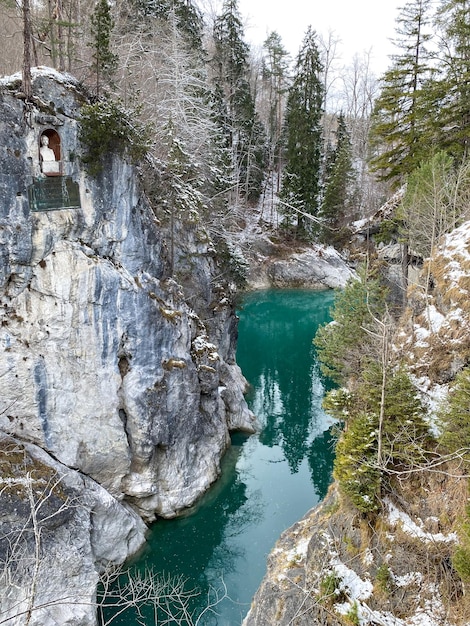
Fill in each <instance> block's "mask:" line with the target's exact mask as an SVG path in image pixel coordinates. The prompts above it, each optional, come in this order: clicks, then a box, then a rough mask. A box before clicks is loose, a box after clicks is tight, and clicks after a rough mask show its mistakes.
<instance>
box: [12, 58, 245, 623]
mask: <svg viewBox="0 0 470 626" xmlns="http://www.w3.org/2000/svg"><path fill="white" fill-rule="evenodd" d="M19 87H20V77H19V76H14V77H10V78H9V79H3V80H2V81H0V146H1V152H0V241H1V246H0V398H1V400H0V431H2V432H3V433H5V434H6V435H8V436H10V437H13V438H15V440H18V441H20V442H22V443H23V444H24V445H28V446H29V445H35V446H37V447H38V448H37V449H43V450H44V451H45V454H47V455H48V458H49V459H52V460H54V462H56V463H58V464H59V465H60V467H62V468H69V474H67V477H68V478H67V480H71V479H70V476H74V479H73V480H74V481H78V482H80V481H81V484H82V487H81V490H82V492H83V491H85V492H87V493H88V492H93V491H95V492H98V491H99V494H98V495H97V496H96V498H95V500H96V502H98V501H99V502H101V504H100V505H99V506H98V504H96V502H95V504H92V508H93V511H94V513H93V523H91V522H90V521H89V514H88V513H87V514H86V515H85V513H79V512H76V513H74V515H73V516H72V519H71V520H70V523H69V521H66V522H64V524H61V525H59V526H60V529H59V530H58V531H57V532H56V533H55V535H56V538H57V543H56V544H53V541H52V536H53V535H54V533H51V534H50V543H49V544H48V553H49V555H50V557H51V559H55V560H57V559H60V558H61V556H60V555H61V554H62V552H61V548H60V544H61V543H64V542H65V541H66V537H67V536H69V539H70V544H71V546H73V550H78V551H79V552H80V554H79V555H77V560H78V561H79V562H78V563H77V565H76V569H77V571H78V574H77V577H78V578H77V581H81V582H80V583H79V585H78V586H80V587H81V589H82V600H83V598H85V600H84V602H85V603H86V602H88V601H89V600H90V598H91V597H92V596H93V594H94V592H95V586H96V580H97V571H98V570H99V564H100V562H101V561H102V560H106V561H110V562H116V563H120V562H122V561H124V560H125V558H126V557H127V556H128V555H129V554H130V553H132V552H133V551H134V550H135V549H136V548H137V547H138V545H140V543H141V541H142V540H143V529H142V524H140V525H139V523H138V518H136V516H135V514H132V513H131V512H130V509H129V507H131V508H132V510H133V511H136V512H138V514H139V515H140V516H141V518H143V519H144V520H146V521H151V520H153V519H155V517H156V516H164V517H172V516H174V515H176V514H178V512H180V511H181V510H182V509H184V508H185V507H189V506H191V505H192V504H193V503H194V502H195V500H196V499H197V498H198V497H199V496H200V495H201V494H202V493H203V492H204V491H205V490H206V489H207V488H208V487H209V485H210V484H211V483H212V482H213V481H214V480H215V479H216V478H217V476H218V474H219V471H220V460H221V457H222V456H223V454H224V451H225V450H226V448H227V446H228V445H229V442H230V438H229V432H230V430H237V429H242V430H246V431H248V432H253V431H254V416H253V414H252V413H251V412H250V411H249V409H248V407H247V405H246V403H245V400H244V398H243V392H244V391H245V385H246V382H245V380H244V378H243V376H242V374H241V371H240V369H239V368H238V366H237V364H236V361H235V348H236V316H235V313H234V308H233V305H232V304H231V294H230V291H229V289H228V286H227V285H225V284H223V283H220V282H217V281H216V280H214V276H216V275H217V274H218V273H219V272H218V268H217V258H216V255H215V253H214V249H213V246H212V245H211V242H210V238H209V237H208V236H207V234H206V233H205V232H204V230H203V228H202V227H201V226H199V225H198V224H197V223H196V222H188V223H185V224H183V223H182V224H178V225H177V228H178V238H177V239H176V240H175V241H174V242H173V244H174V250H172V253H173V255H174V260H173V261H172V263H170V261H169V244H168V233H167V232H165V228H164V227H162V225H161V223H160V222H159V220H158V219H157V217H156V215H155V213H154V211H153V210H152V208H151V207H150V205H149V203H148V202H147V200H146V198H145V195H144V194H143V193H142V191H141V189H140V186H139V178H138V175H137V172H136V169H135V168H134V167H132V166H131V165H130V164H129V163H127V162H126V161H125V160H123V159H122V158H118V157H117V156H116V155H114V156H113V155H108V157H107V160H106V164H105V167H104V169H103V171H102V172H101V173H100V174H99V175H96V176H95V177H91V176H89V175H87V174H86V172H85V170H84V169H83V168H82V166H81V161H80V155H81V150H82V146H80V142H79V139H78V121H77V120H78V118H79V113H80V107H81V105H82V104H84V103H86V98H85V96H84V94H83V93H82V91H81V88H80V86H79V85H78V84H77V83H76V82H75V81H74V79H72V78H71V77H68V76H65V75H60V74H58V73H57V72H55V71H52V70H47V69H45V68H42V69H38V70H34V72H33V100H32V102H31V103H25V102H24V100H23V99H22V96H21V93H20V92H19V91H18V89H19ZM45 133H49V135H50V137H51V138H56V139H57V141H59V140H60V161H61V163H60V166H57V167H55V169H57V170H58V171H59V170H60V176H59V178H58V179H57V180H56V181H55V182H54V181H53V182H52V183H51V188H52V189H55V190H57V189H58V191H59V197H60V198H62V200H60V199H59V200H54V201H52V200H51V199H50V198H49V199H48V197H47V193H49V192H47V193H46V192H44V193H45V196H41V193H43V192H42V191H41V190H42V189H43V186H44V184H45V182H47V183H48V181H47V180H46V179H45V176H44V173H43V171H42V163H41V159H40V153H39V146H40V138H41V137H42V136H43V135H44V134H45ZM50 145H52V141H51V142H50ZM57 181H59V182H57ZM61 181H62V183H61ZM35 185H36V187H35ZM61 187H62V189H61ZM38 190H39V191H38ZM70 190H77V198H75V200H71V198H70V193H69V191H70ZM46 191H47V190H46ZM34 194H36V195H34ZM38 194H39V195H38ZM60 194H62V195H60ZM38 198H39V200H38ZM49 201H50V202H51V207H53V208H54V210H47V204H48V202H49ZM61 201H62V203H63V204H66V206H67V207H70V206H73V205H75V206H74V208H63V207H61V205H60V202H61ZM57 202H59V207H58V206H57ZM54 203H55V204H54ZM33 209H34V210H33ZM184 263H186V264H187V263H190V266H191V277H190V279H189V278H188V280H186V282H185V281H184V275H185V273H187V272H186V269H187V268H186V267H185V266H184ZM172 265H174V266H175V267H176V270H178V269H179V270H180V274H181V276H182V277H183V280H179V281H177V280H175V279H174V278H173V277H172V276H173V275H175V276H176V275H177V274H178V272H175V273H174V274H172V272H171V271H170V267H171V266H172ZM28 450H29V448H28ZM35 450H36V448H35ZM28 453H29V452H28ZM63 474H64V473H63V472H62V473H61V475H63ZM64 475H65V474H64ZM3 478H5V479H8V478H9V477H8V475H6V476H3ZM64 484H65V486H64V487H63V488H64V489H65V488H66V486H67V484H68V483H67V481H66V480H65V478H64ZM91 485H92V486H93V487H91ZM67 488H68V487H67ZM71 489H76V486H74V485H72V486H71ZM4 493H6V492H4V491H1V490H0V494H1V495H0V498H3V495H4ZM103 494H104V495H103ZM87 497H88V496H87ZM90 497H91V496H90ZM106 498H108V500H109V503H111V504H109V506H108V504H107V502H108V501H107V500H106ZM2 501H3V500H2ZM26 514H27V511H25V515H26ZM87 515H88V517H87ZM83 516H85V517H83ZM126 516H127V517H126ZM129 516H130V517H129ZM82 517H83V519H82ZM85 518H86V519H85ZM131 518H132V520H133V521H132V523H129V524H130V526H129V525H128V526H129V527H128V534H129V533H131V530H130V527H131V526H132V528H133V529H134V530H132V533H134V535H135V537H138V540H137V539H136V540H130V539H127V540H124V536H125V535H126V530H125V528H126V523H127V522H126V523H124V521H122V520H124V519H131ZM8 520H9V518H8V514H7V517H3V518H2V523H4V524H8ZM116 525H117V526H118V527H119V528H120V530H119V528H116ZM132 533H131V534H132ZM120 536H122V537H123V539H122V540H121V539H119V537H120ZM115 537H116V539H115ZM54 545H55V547H54ZM79 546H82V547H79ZM53 554H55V557H54V556H53ZM85 570H86V571H88V572H89V575H88V576H87V577H85V578H86V579H85V578H83V579H80V577H81V576H82V573H83V572H85ZM61 571H62V570H60V569H59V570H58V571H57V575H54V580H53V581H52V582H51V589H53V588H54V586H55V585H57V586H60V584H61V583H60V580H61V578H63V576H62V574H61ZM72 586H73V585H72ZM49 591H50V593H52V594H53V593H54V592H53V591H51V590H49ZM49 591H48V590H47V589H44V590H43V591H41V593H39V588H38V594H36V595H37V598H36V600H35V602H36V604H37V603H39V604H40V603H41V602H49V600H48V597H49V596H48V594H49ZM63 591H64V590H63V589H62V591H61V593H63ZM77 593H78V592H77ZM18 594H19V595H17V600H18V601H20V602H22V600H21V598H20V596H21V593H20V592H18ZM41 594H42V595H41ZM71 596H72V597H73V598H75V595H74V592H73V593H72V592H71ZM10 600H11V601H12V602H14V599H11V598H10ZM4 606H5V605H4V604H3V601H2V611H3V610H4ZM5 610H8V606H7V607H6V609H5ZM57 610H59V609H57ZM61 610H62V613H61V617H60V618H54V619H53V618H52V617H51V618H50V620H49V621H48V620H46V621H43V622H42V623H46V622H47V623H48V624H53V623H57V624H59V623H60V624H70V625H74V626H78V625H80V624H85V623H86V624H92V623H94V622H93V619H92V617H91V613H92V610H91V609H86V610H85V609H83V615H82V616H81V617H80V615H79V614H78V613H76V614H74V615H73V616H67V615H66V611H67V610H68V609H64V607H62V609H61ZM64 611H65V613H64ZM74 611H75V609H74ZM76 611H78V612H79V609H76ZM38 615H40V613H38ZM37 619H38V620H39V621H38V622H37V623H40V622H41V620H40V618H39V617H38V618H37ZM54 620H55V621H54ZM31 623H33V622H31ZM35 623H36V622H35Z"/></svg>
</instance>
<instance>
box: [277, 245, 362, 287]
mask: <svg viewBox="0 0 470 626" xmlns="http://www.w3.org/2000/svg"><path fill="white" fill-rule="evenodd" d="M267 275H268V278H269V280H270V283H271V285H272V286H273V287H280V288H286V287H296V288H306V289H327V288H328V289H337V288H342V287H344V286H345V284H346V282H347V280H348V279H349V278H351V277H352V276H353V271H352V270H351V268H350V267H349V266H348V265H347V264H346V262H345V261H344V259H342V258H341V256H340V255H339V254H338V252H336V250H334V248H331V247H329V248H325V247H323V246H314V247H312V248H311V249H310V250H307V251H305V252H301V253H298V254H293V255H291V256H290V257H289V258H288V259H282V260H278V261H273V262H272V263H271V264H270V265H269V267H268V269H267Z"/></svg>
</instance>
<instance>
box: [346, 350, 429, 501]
mask: <svg viewBox="0 0 470 626" xmlns="http://www.w3.org/2000/svg"><path fill="white" fill-rule="evenodd" d="M383 384H385V386H384V388H383V389H382V385H383ZM382 404H383V406H382ZM381 415H382V420H381V419H380V416H381ZM430 441H431V437H430V435H429V431H428V426H427V424H426V421H425V419H424V407H423V405H422V403H421V401H420V399H419V397H418V394H417V391H416V389H415V387H414V386H413V383H412V382H411V379H410V377H409V375H408V373H407V372H406V371H405V370H404V369H403V368H400V367H399V368H397V369H395V368H392V367H387V370H386V372H385V376H384V372H383V371H382V368H381V366H380V365H379V364H378V363H377V362H375V361H373V360H370V361H368V362H366V364H365V367H364V369H363V370H362V377H361V381H360V384H359V385H358V387H357V389H356V390H355V392H354V393H353V394H352V396H351V397H350V398H349V400H348V416H347V428H346V430H345V432H344V433H343V435H342V437H341V439H340V441H339V442H338V446H337V449H336V458H335V464H334V475H335V478H336V479H337V480H338V483H339V487H340V489H341V491H342V492H343V493H344V494H345V495H346V496H347V497H348V498H349V499H350V500H351V501H352V503H353V504H354V505H355V506H356V507H357V508H358V509H359V510H360V511H361V512H373V511H377V510H378V509H379V508H380V497H381V495H382V492H383V490H384V489H385V488H386V483H385V482H384V477H385V476H386V475H387V474H388V473H390V472H394V471H400V470H403V469H406V468H409V467H415V466H417V465H419V464H420V463H422V462H424V461H425V460H426V451H427V449H428V448H429V443H430Z"/></svg>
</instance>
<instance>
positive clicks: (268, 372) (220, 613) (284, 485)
mask: <svg viewBox="0 0 470 626" xmlns="http://www.w3.org/2000/svg"><path fill="white" fill-rule="evenodd" d="M332 301H333V292H332V291H331V290H330V291H308V290H266V291H255V292H252V293H249V294H248V295H246V296H245V298H244V300H243V302H242V305H241V307H240V309H239V316H240V323H239V339H238V351H237V361H238V363H239V364H240V366H241V368H242V371H243V373H244V375H245V376H246V377H247V379H248V381H249V383H250V392H249V395H248V401H249V406H250V408H251V409H252V410H253V412H254V413H255V414H256V416H257V418H258V421H259V423H260V431H259V433H258V434H256V435H252V436H249V437H248V436H246V435H242V434H238V433H235V434H234V435H232V445H231V447H230V448H229V450H228V452H227V453H226V455H225V458H224V461H223V467H222V475H221V478H220V479H219V480H218V481H217V482H216V483H215V485H214V486H213V487H212V488H211V489H210V490H209V491H208V492H207V493H206V495H204V496H203V497H202V498H201V500H200V501H199V502H198V503H197V505H196V506H195V507H194V508H193V509H192V510H191V511H190V512H189V513H188V514H187V515H184V516H182V517H180V518H178V519H174V520H159V521H157V522H155V523H154V525H153V526H152V527H151V531H150V535H149V539H148V543H147V545H146V547H145V551H144V553H143V554H141V556H140V558H139V560H138V561H137V562H136V563H134V565H133V567H135V568H138V569H140V570H142V571H145V569H146V568H154V569H155V570H157V571H158V572H159V573H160V574H162V575H171V576H173V577H175V578H178V577H184V578H185V579H186V580H187V582H186V587H187V588H188V589H197V590H198V591H199V592H200V593H199V595H197V597H196V600H195V604H194V606H193V609H194V611H195V614H196V615H200V613H201V612H202V611H203V610H204V608H205V607H206V605H207V602H208V597H210V598H211V599H212V600H215V598H216V595H217V594H219V596H221V595H223V593H224V591H225V588H226V594H227V596H228V597H226V598H225V599H223V600H222V601H221V602H220V603H219V604H218V605H217V606H216V607H215V608H214V611H213V612H212V611H211V612H206V613H205V614H204V615H203V617H202V618H201V621H200V623H201V624H204V625H209V624H210V625H214V626H236V625H239V624H241V622H242V620H243V618H244V616H245V615H246V613H247V611H248V609H249V606H250V602H251V599H252V597H253V595H254V593H255V591H256V589H257V588H258V586H259V584H260V581H261V579H262V577H263V576H264V573H265V570H266V557H267V555H268V553H269V552H270V551H271V549H272V548H273V546H274V543H275V542H276V540H277V538H278V537H279V535H280V534H281V532H282V531H283V530H285V529H286V528H287V527H289V526H290V525H291V524H293V523H294V522H295V521H297V520H298V519H299V518H300V517H302V516H303V515H304V514H305V513H306V511H307V510H308V509H309V508H311V507H313V506H315V505H316V504H317V503H318V502H319V501H320V500H321V499H322V498H323V497H324V495H325V493H326V490H327V488H328V485H329V483H330V480H331V469H332V460H333V442H332V435H331V426H332V420H331V418H329V417H328V416H327V415H326V414H325V413H324V412H323V410H322V409H321V401H322V397H323V395H324V391H325V386H326V385H327V384H328V382H327V381H326V380H325V379H324V378H323V377H322V376H321V374H320V372H319V366H318V363H317V360H316V354H315V350H314V347H313V345H312V338H313V336H314V334H315V332H316V329H317V328H318V326H319V325H320V324H323V323H325V322H326V321H328V319H329V309H330V306H331V304H332ZM208 593H209V596H208ZM151 610H153V609H151V608H150V607H149V611H151ZM149 617H150V615H149ZM113 623H119V624H123V625H126V626H134V625H135V624H136V623H138V622H137V621H136V616H135V614H133V613H132V612H129V613H126V614H123V615H121V616H120V617H119V618H117V619H116V620H115V621H113Z"/></svg>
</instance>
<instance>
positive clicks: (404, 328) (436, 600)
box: [243, 222, 470, 626]
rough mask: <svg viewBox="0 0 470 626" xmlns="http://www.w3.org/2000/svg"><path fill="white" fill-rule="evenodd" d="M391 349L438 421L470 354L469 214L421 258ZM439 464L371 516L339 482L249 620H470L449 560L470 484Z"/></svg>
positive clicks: (278, 553) (278, 559) (292, 542)
mask: <svg viewBox="0 0 470 626" xmlns="http://www.w3.org/2000/svg"><path fill="white" fill-rule="evenodd" d="M395 349H396V350H397V351H398V352H399V355H400V356H401V357H403V359H404V360H405V361H406V362H407V363H408V365H409V367H410V369H411V371H412V372H413V374H414V376H415V380H416V381H417V382H418V384H419V386H420V389H421V391H422V393H423V398H424V399H425V400H426V399H427V401H428V405H429V407H430V409H431V411H430V413H431V417H432V411H433V409H434V408H435V407H436V406H437V405H438V403H440V402H445V399H446V394H447V390H448V385H449V383H450V382H451V381H452V380H453V379H454V377H455V375H456V374H457V372H459V371H460V370H461V369H462V368H463V367H464V366H465V365H467V364H468V363H469V362H470V222H465V223H464V224H462V225H461V226H460V227H459V228H457V229H455V230H454V231H453V232H452V233H451V234H449V235H448V236H446V237H445V238H444V239H443V241H442V243H441V245H440V246H439V248H438V249H437V250H436V253H435V254H434V255H433V258H432V259H431V260H429V261H428V262H427V263H425V265H424V268H423V272H422V275H421V278H420V282H419V285H418V286H413V287H412V291H411V293H410V294H409V306H408V308H407V310H406V311H405V313H404V315H403V318H402V320H401V323H400V326H399V328H398V333H397V336H396V339H395ZM435 469H437V468H435ZM454 469H455V468H454ZM440 470H443V468H442V467H441V468H440ZM440 470H439V471H429V472H423V471H419V472H409V473H407V474H406V475H403V476H402V477H400V479H399V480H397V481H394V482H393V489H390V491H391V494H392V495H391V496H390V497H387V499H384V502H383V510H382V512H381V514H380V515H379V516H378V517H377V519H374V520H371V519H367V518H366V517H365V516H361V515H360V514H359V513H358V512H357V510H355V509H353V508H351V507H348V505H347V504H346V503H345V502H344V501H343V500H342V498H340V497H339V494H338V492H337V489H336V486H335V485H333V486H332V488H331V489H330V493H329V494H328V496H327V498H326V499H325V500H324V502H323V503H322V504H321V505H320V506H319V507H317V508H316V509H313V510H312V511H310V512H309V513H308V514H307V515H306V516H305V518H304V519H302V520H301V521H299V522H298V523H297V524H295V525H294V526H292V527H291V528H290V529H288V530H287V531H285V533H283V535H282V536H281V538H280V539H279V541H278V543H277V544H276V547H275V549H274V550H273V552H272V553H271V555H270V557H269V560H268V571H267V574H266V577H265V579H264V581H263V583H262V585H261V586H260V588H259V590H258V592H257V594H256V596H255V598H254V600H253V603H252V606H251V610H250V612H249V614H248V616H247V617H246V619H245V621H244V623H243V624H244V626H268V625H269V626H271V625H272V624H276V625H277V626H287V624H296V626H310V625H312V624H315V625H325V626H341V625H344V624H357V625H359V626H378V625H380V626H463V625H464V626H468V624H470V621H469V618H468V615H465V606H466V604H467V603H466V602H464V591H465V590H464V588H463V585H462V583H461V581H460V579H459V577H458V575H457V574H456V572H455V570H454V569H453V567H452V560H451V557H452V553H453V551H454V549H455V545H456V541H457V535H456V533H455V528H456V527H457V526H458V521H459V519H461V517H460V516H461V515H462V513H463V508H464V506H465V503H466V502H467V501H468V492H467V481H466V480H461V479H459V475H458V474H459V472H458V471H455V472H453V471H447V472H446V471H440Z"/></svg>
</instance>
